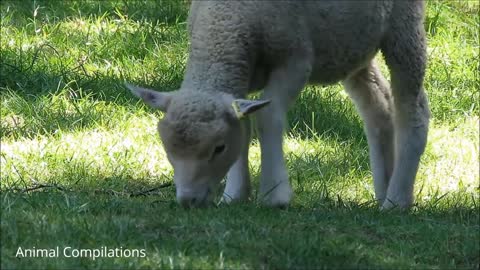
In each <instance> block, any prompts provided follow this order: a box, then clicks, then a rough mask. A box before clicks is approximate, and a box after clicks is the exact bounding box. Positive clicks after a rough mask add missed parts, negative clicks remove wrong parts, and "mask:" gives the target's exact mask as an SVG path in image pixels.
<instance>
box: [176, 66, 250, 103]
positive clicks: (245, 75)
mask: <svg viewBox="0 0 480 270" xmlns="http://www.w3.org/2000/svg"><path fill="white" fill-rule="evenodd" d="M248 85H249V71H248V64H247V63H245V62H242V61H225V60H223V61H222V60H217V61H212V59H211V58H210V59H189V61H188V64H187V70H186V72H185V77H184V80H183V83H182V88H185V89H193V90H199V91H219V92H225V93H228V94H231V95H233V96H235V97H245V96H246V95H247V93H248V90H249V89H248Z"/></svg>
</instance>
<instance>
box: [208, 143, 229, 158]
mask: <svg viewBox="0 0 480 270" xmlns="http://www.w3.org/2000/svg"><path fill="white" fill-rule="evenodd" d="M223 151H225V144H220V145H217V146H215V148H214V149H213V153H212V156H211V157H210V161H211V160H213V159H214V158H215V157H216V156H218V155H220V154H221V153H222V152H223Z"/></svg>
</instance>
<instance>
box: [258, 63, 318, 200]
mask: <svg viewBox="0 0 480 270" xmlns="http://www.w3.org/2000/svg"><path fill="white" fill-rule="evenodd" d="M303 59H305V60H303ZM310 67H311V66H310V64H309V62H308V60H307V59H306V58H301V57H292V59H291V61H286V63H285V65H284V66H282V67H278V68H277V69H275V70H274V71H273V72H272V73H271V75H270V78H269V82H268V83H267V87H266V88H265V90H264V95H263V96H264V98H265V99H269V100H270V101H271V103H270V104H269V105H268V106H267V107H265V108H264V109H262V110H261V111H259V112H258V114H257V115H258V118H257V120H258V121H257V124H258V130H259V139H260V146H261V151H262V172H261V180H260V195H259V198H260V200H262V202H263V203H264V204H266V205H268V206H275V207H283V206H287V205H288V204H289V202H290V200H291V198H292V188H291V187H290V183H289V181H288V172H287V168H286V165H285V159H284V156H283V148H282V144H283V131H284V129H285V120H286V114H287V111H288V107H289V106H290V104H291V103H292V102H293V100H294V99H295V98H296V97H297V95H298V93H299V92H300V90H302V89H303V87H304V86H305V83H306V81H307V79H308V77H309V75H310V70H311V69H310Z"/></svg>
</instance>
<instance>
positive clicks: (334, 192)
mask: <svg viewBox="0 0 480 270" xmlns="http://www.w3.org/2000/svg"><path fill="white" fill-rule="evenodd" d="M186 7H187V5H186V4H185V3H183V2H180V1H160V2H155V1H134V2H126V1H106V2H105V1H103V2H101V1H82V2H49V1H35V2H12V1H2V2H1V3H0V9H1V30H0V31H1V32H0V34H1V35H0V37H1V40H0V49H1V51H0V53H1V61H2V64H1V65H0V91H1V92H0V99H1V109H0V117H1V127H0V136H1V155H0V165H1V171H0V177H1V182H0V190H1V192H0V194H1V200H2V212H1V214H2V218H1V232H2V233H1V240H2V247H1V258H2V260H1V261H2V263H1V266H2V268H19V269H27V268H33V269H36V268H73V267H75V268H77V267H81V268H120V267H121V268H140V267H145V268H162V269H163V268H184V269H191V268H255V269H256V268H267V269H275V268H394V269H397V268H419V269H425V268H436V269H438V268H441V269H446V268H448V269H450V268H477V269H478V268H479V256H478V254H479V252H480V247H479V244H478V243H479V240H480V234H479V229H480V227H479V218H480V216H479V210H480V208H479V183H478V179H479V167H478V149H479V145H478V136H479V133H478V122H479V118H478V115H479V111H478V89H479V81H478V67H479V66H478V50H479V45H478V44H479V35H478V26H479V25H480V24H479V18H478V3H476V2H467V1H463V2H462V1H433V0H432V1H427V7H428V9H427V18H426V22H425V28H426V30H427V32H428V41H429V49H428V53H429V65H428V70H427V76H426V79H425V87H426V89H427V92H428V94H429V99H430V103H431V108H432V114H433V119H432V126H431V131H430V134H429V140H428V145H427V149H426V152H425V154H424V155H423V157H422V163H421V167H420V170H419V173H418V177H417V183H416V186H415V193H416V197H417V203H416V205H415V207H414V208H413V209H412V211H410V212H408V213H397V212H388V213H380V212H379V211H378V210H377V206H376V205H375V203H374V202H373V186H372V183H371V173H370V168H369V164H368V149H367V143H366V139H365V136H364V134H363V131H362V122H361V120H360V118H359V117H358V115H357V114H356V112H355V109H354V107H353V104H351V102H350V101H349V99H348V97H347V96H346V94H345V93H344V92H343V91H342V89H341V87H340V86H339V85H333V86H329V87H319V86H315V87H312V86H309V87H307V89H306V90H305V91H303V92H302V94H301V96H300V98H299V99H298V100H297V102H296V104H295V105H294V106H293V108H292V110H291V111H290V112H289V115H288V123H289V126H290V131H289V132H288V134H287V138H286V140H285V151H286V157H287V166H288V168H289V172H290V178H291V182H292V185H293V188H294V191H295V196H296V197H295V200H294V202H293V204H292V206H291V207H290V208H289V209H287V210H285V211H279V210H276V209H266V208H263V207H261V206H260V205H258V203H256V202H255V201H252V202H250V203H248V204H243V205H235V206H229V207H223V206H221V207H217V208H211V209H196V210H191V211H186V210H182V209H179V208H178V207H177V205H176V204H175V202H174V197H175V188H174V187H173V186H169V187H165V188H162V189H159V190H158V191H157V192H155V193H154V194H151V195H149V196H144V197H131V196H128V194H132V193H138V192H141V191H144V190H148V189H151V188H155V187H158V186H159V185H162V184H165V183H170V182H171V180H172V173H173V172H172V168H171V167H170V165H169V164H168V162H167V160H166V157H165V153H164V150H163V148H162V146H161V143H160V141H159V140H158V135H157V134H156V130H155V124H156V121H157V119H158V118H159V117H161V116H162V115H161V113H158V112H154V111H153V110H151V109H149V108H146V107H144V106H143V105H142V104H141V103H139V102H138V101H137V100H135V99H133V97H132V96H131V95H130V94H129V93H128V92H127V91H126V89H124V87H123V86H122V85H121V82H122V81H123V80H128V81H134V82H136V83H138V84H141V85H148V86H150V87H153V88H156V89H159V90H162V91H169V90H173V89H176V88H177V87H178V86H179V85H180V82H181V79H182V77H183V71H184V67H185V61H186V53H187V44H188V39H187V35H186V25H185V23H184V22H185V19H186V14H187V8H186ZM35 10H36V11H35ZM87 14H88V15H87ZM378 60H379V62H380V64H381V67H382V69H383V70H384V72H385V74H388V70H387V68H386V66H385V64H384V63H383V61H382V59H381V57H379V59H378ZM259 160H260V151H259V147H258V141H257V140H254V141H253V142H252V147H251V151H250V166H251V172H252V175H253V181H254V187H256V186H257V184H258V177H259V167H260V164H259ZM38 183H46V184H52V185H58V186H61V187H63V189H62V190H63V191H62V190H58V189H55V188H44V189H38V190H36V191H34V192H29V193H21V192H20V193H19V192H15V189H18V188H20V189H23V188H26V187H31V186H33V185H35V184H38ZM255 199H257V194H256V193H254V195H253V198H252V200H255ZM19 246H22V247H24V248H31V247H33V246H36V247H39V248H40V247H43V248H47V247H52V246H60V247H65V246H72V247H77V248H88V247H91V248H99V247H101V246H109V247H120V246H123V247H128V248H145V249H146V250H147V254H148V256H147V258H115V259H97V260H95V261H93V260H91V259H88V258H83V259H79V260H71V259H67V258H58V259H47V258H21V259H20V258H14V254H15V251H16V249H17V248H18V247H19Z"/></svg>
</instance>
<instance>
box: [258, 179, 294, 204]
mask: <svg viewBox="0 0 480 270" xmlns="http://www.w3.org/2000/svg"><path fill="white" fill-rule="evenodd" d="M261 194H264V195H263V196H262V197H261V200H262V201H261V202H262V204H263V205H265V206H268V207H275V208H286V207H287V206H288V205H289V204H290V200H291V199H292V195H293V192H292V188H291V187H290V184H288V183H285V184H281V185H278V186H277V187H275V188H273V189H271V190H269V191H268V192H264V193H263V192H261Z"/></svg>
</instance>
